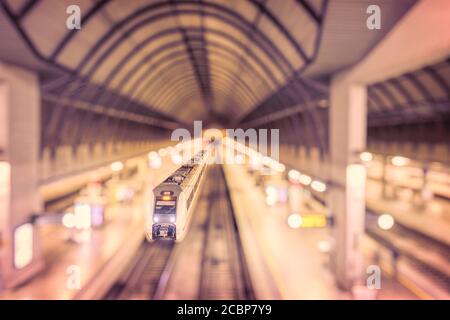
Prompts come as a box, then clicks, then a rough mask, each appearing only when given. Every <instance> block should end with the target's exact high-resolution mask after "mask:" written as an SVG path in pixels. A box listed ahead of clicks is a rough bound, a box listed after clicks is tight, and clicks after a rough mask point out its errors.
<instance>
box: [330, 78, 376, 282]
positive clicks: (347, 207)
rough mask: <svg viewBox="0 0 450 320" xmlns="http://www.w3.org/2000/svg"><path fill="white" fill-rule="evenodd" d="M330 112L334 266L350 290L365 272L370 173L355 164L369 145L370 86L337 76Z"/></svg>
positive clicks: (333, 81)
mask: <svg viewBox="0 0 450 320" xmlns="http://www.w3.org/2000/svg"><path fill="white" fill-rule="evenodd" d="M329 112H330V114H329V119H330V120H329V121H330V164H331V165H330V180H331V181H330V189H329V190H330V192H329V197H330V198H329V205H330V210H331V212H332V214H333V215H334V218H335V220H334V221H335V224H334V240H335V243H334V250H333V253H332V255H331V259H332V261H331V265H332V268H333V271H334V273H335V279H336V282H337V284H338V286H339V287H340V288H342V289H344V290H349V289H351V287H352V285H353V284H354V283H355V282H356V281H358V280H359V279H360V276H361V271H362V261H361V254H360V252H359V248H358V245H359V239H360V237H361V236H362V235H363V233H364V218H365V199H364V191H365V179H366V176H365V169H364V167H363V166H361V165H356V166H355V165H354V164H356V163H358V161H359V153H360V152H361V151H363V150H365V147H366V121H367V119H366V117H367V92H366V87H365V86H361V85H356V84H352V83H350V82H347V81H346V79H345V77H344V76H342V75H337V76H336V77H334V78H333V80H332V85H331V92H330V111H329ZM355 169H356V170H355ZM361 170H362V171H361Z"/></svg>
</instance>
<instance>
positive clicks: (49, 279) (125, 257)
mask: <svg viewBox="0 0 450 320" xmlns="http://www.w3.org/2000/svg"><path fill="white" fill-rule="evenodd" d="M175 167H176V165H174V164H173V163H172V161H170V160H169V159H168V160H167V161H163V164H162V166H161V168H159V169H149V171H148V172H147V174H146V176H145V177H143V176H142V175H141V176H139V175H138V174H136V175H135V176H133V177H132V178H131V179H129V180H128V181H127V182H128V183H134V182H135V181H134V180H136V179H137V180H143V181H146V182H147V183H149V185H150V187H149V188H147V189H149V190H152V189H153V188H152V187H151V186H152V185H156V184H159V183H160V182H161V181H162V180H163V179H165V177H167V175H168V174H170V172H172V171H173V170H174V169H175ZM145 192H148V190H147V191H143V192H141V193H137V194H136V195H135V196H134V198H133V200H132V202H130V203H114V204H109V205H107V206H106V209H105V216H106V217H107V218H106V219H107V221H106V223H105V224H104V225H103V226H102V227H101V228H98V229H92V230H87V231H83V232H81V233H78V234H76V239H77V240H78V242H75V241H73V240H72V239H71V236H70V235H71V232H73V230H69V229H67V228H65V227H64V226H63V225H62V224H51V225H42V226H39V230H38V232H39V235H40V239H41V241H42V251H43V259H44V261H45V264H46V268H45V270H44V271H43V272H41V273H39V274H37V275H36V276H35V277H34V278H32V279H30V280H29V281H28V282H26V283H24V284H23V285H21V286H19V287H17V288H15V289H11V290H6V291H4V292H2V293H1V294H0V299H18V300H21V299H46V300H65V299H81V300H87V299H101V298H103V297H104V295H105V294H106V292H107V290H109V288H110V286H111V285H112V284H113V283H114V282H115V280H116V279H117V278H118V277H119V276H120V273H121V272H122V270H123V268H124V267H126V265H127V264H128V263H129V261H130V259H131V258H132V257H133V256H134V254H135V253H136V251H137V249H138V247H139V246H140V244H141V243H142V241H143V239H144V227H145V206H146V205H147V203H146V201H145V199H146V198H147V199H148V197H146V195H145V194H144V193H145ZM68 211H70V209H69V210H68ZM77 276H79V280H78V279H76V277H77ZM78 281H79V286H76V284H77V282H78ZM74 285H75V286H74Z"/></svg>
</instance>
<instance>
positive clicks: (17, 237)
mask: <svg viewBox="0 0 450 320" xmlns="http://www.w3.org/2000/svg"><path fill="white" fill-rule="evenodd" d="M32 259H33V226H32V225H31V223H25V224H23V225H21V226H19V227H17V228H16V229H15V230H14V267H15V268H17V269H22V268H24V267H26V266H27V265H28V264H30V263H31V260H32Z"/></svg>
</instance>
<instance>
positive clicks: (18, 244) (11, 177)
mask: <svg viewBox="0 0 450 320" xmlns="http://www.w3.org/2000/svg"><path fill="white" fill-rule="evenodd" d="M39 140H40V97H39V84H38V79H37V77H36V75H35V74H33V73H31V72H29V71H25V70H23V69H20V68H17V67H13V66H9V65H6V64H2V63H0V150H1V151H0V152H1V153H0V198H1V199H0V204H1V205H0V250H1V260H0V286H1V287H2V288H8V287H13V286H16V285H17V284H19V283H20V282H23V281H25V280H26V279H28V278H29V277H30V276H32V275H33V274H34V273H35V272H37V271H38V270H39V269H40V268H41V267H42V260H41V259H40V257H41V254H40V247H39V242H38V235H37V232H36V227H35V225H34V224H33V223H32V221H31V218H32V215H33V214H34V213H37V212H39V211H40V210H41V202H40V199H39V194H38V160H39V159H38V155H39Z"/></svg>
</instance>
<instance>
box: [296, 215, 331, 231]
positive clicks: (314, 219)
mask: <svg viewBox="0 0 450 320" xmlns="http://www.w3.org/2000/svg"><path fill="white" fill-rule="evenodd" d="M327 224H328V219H327V216H326V215H324V214H302V215H301V225H300V227H301V228H325V227H326V226H327Z"/></svg>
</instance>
